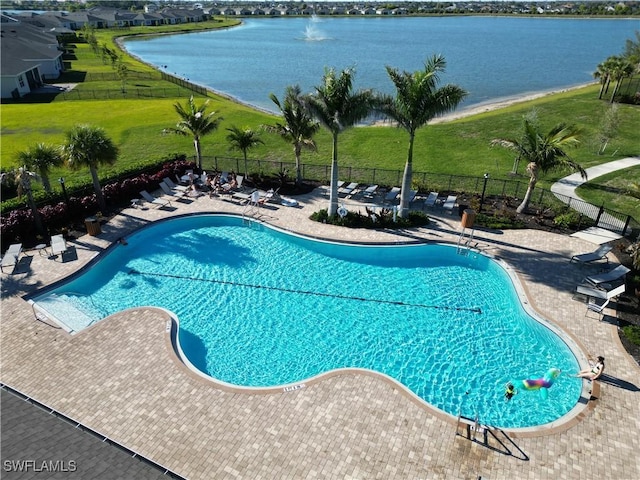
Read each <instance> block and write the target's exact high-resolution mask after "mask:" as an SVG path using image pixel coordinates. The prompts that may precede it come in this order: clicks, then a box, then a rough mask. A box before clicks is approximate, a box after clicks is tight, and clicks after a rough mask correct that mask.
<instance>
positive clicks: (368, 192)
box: [362, 185, 378, 198]
mask: <svg viewBox="0 0 640 480" xmlns="http://www.w3.org/2000/svg"><path fill="white" fill-rule="evenodd" d="M377 189H378V185H369V186H368V187H367V188H365V189H364V190H363V192H362V194H363V196H364V197H365V198H373V195H374V194H375V193H376V190H377Z"/></svg>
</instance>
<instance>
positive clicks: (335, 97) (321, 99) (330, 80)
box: [304, 68, 375, 217]
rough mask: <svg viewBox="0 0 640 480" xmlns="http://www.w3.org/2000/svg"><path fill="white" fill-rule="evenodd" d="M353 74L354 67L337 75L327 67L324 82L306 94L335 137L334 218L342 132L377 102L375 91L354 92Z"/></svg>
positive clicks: (331, 211)
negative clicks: (339, 138) (312, 91)
mask: <svg viewBox="0 0 640 480" xmlns="http://www.w3.org/2000/svg"><path fill="white" fill-rule="evenodd" d="M353 75H354V71H353V69H345V70H343V71H342V72H340V75H336V71H335V70H334V69H333V68H331V69H325V72H324V76H323V77H322V85H319V86H316V87H315V93H313V94H311V95H307V96H305V97H304V103H305V105H306V106H307V108H308V109H309V112H310V113H311V115H312V116H313V117H314V118H315V119H316V120H318V122H320V125H322V126H323V127H324V128H326V129H327V130H329V132H330V133H331V137H332V139H333V153H332V157H331V191H330V194H329V210H328V214H329V216H330V217H333V216H334V215H335V214H336V212H337V211H338V135H339V134H340V133H341V132H343V131H344V130H346V129H347V128H350V127H353V126H354V125H355V124H357V123H358V122H360V121H362V120H364V119H365V118H366V117H367V116H368V115H369V114H370V113H371V112H372V110H373V107H374V105H375V98H374V95H373V93H372V92H371V91H369V90H358V91H357V92H355V93H354V92H353Z"/></svg>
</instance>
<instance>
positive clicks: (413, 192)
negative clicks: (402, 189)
mask: <svg viewBox="0 0 640 480" xmlns="http://www.w3.org/2000/svg"><path fill="white" fill-rule="evenodd" d="M416 195H418V190H410V191H409V203H411V202H413V201H414V200H415V199H416Z"/></svg>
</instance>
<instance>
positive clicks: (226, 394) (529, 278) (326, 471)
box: [0, 191, 640, 480]
mask: <svg viewBox="0 0 640 480" xmlns="http://www.w3.org/2000/svg"><path fill="white" fill-rule="evenodd" d="M298 200H299V202H300V208H288V207H283V206H277V207H273V208H271V209H269V210H267V209H264V210H262V211H261V220H262V221H265V222H268V223H271V224H274V225H276V226H279V227H281V228H285V229H288V230H292V231H296V232H300V233H305V234H308V235H314V236H320V237H325V238H334V239H343V240H351V241H361V242H394V243H396V242H406V241H427V242H431V241H437V242H455V241H456V240H457V235H458V233H459V218H457V217H456V216H455V215H448V214H446V213H444V212H442V211H438V210H436V211H434V212H432V218H433V223H432V224H431V225H430V226H429V227H428V228H419V229H415V230H402V231H373V230H359V229H344V228H339V227H334V226H331V225H325V224H318V223H314V222H311V221H310V220H309V218H308V217H309V215H310V214H311V213H312V212H314V211H317V210H318V209H320V208H322V207H326V204H327V197H326V195H324V194H323V192H320V191H316V192H313V193H312V194H310V195H306V196H303V197H299V198H298ZM347 208H362V206H360V207H359V206H358V202H357V201H356V200H351V201H349V202H348V203H347ZM242 209H243V207H241V206H237V205H234V204H232V203H231V202H226V201H221V200H218V199H213V200H212V199H209V198H207V197H204V198H200V199H197V200H195V201H192V202H190V203H182V202H172V207H171V208H170V209H155V208H154V209H145V210H143V209H134V208H129V209H126V210H124V211H123V212H122V214H121V215H118V216H117V217H115V218H114V219H112V220H111V221H110V222H109V223H107V224H104V225H102V230H103V233H102V234H101V235H99V236H97V237H91V236H88V235H85V236H83V237H80V238H78V239H77V240H75V241H73V242H71V246H72V247H73V248H72V249H71V252H70V254H69V255H67V256H65V258H63V259H62V260H64V261H63V262H61V261H60V260H61V259H56V260H53V259H48V258H47V257H46V256H40V255H38V254H37V253H35V254H34V255H33V256H24V257H22V259H21V261H20V262H19V264H18V266H17V267H16V269H15V271H14V273H13V274H11V275H6V274H5V275H3V277H2V279H3V282H2V321H1V323H0V333H1V337H0V338H1V340H2V344H1V347H2V348H1V349H0V361H1V363H0V365H1V367H2V368H1V379H0V380H1V381H2V382H3V383H5V384H7V385H9V386H11V387H13V388H16V389H18V390H20V391H22V392H24V393H25V394H27V395H29V396H31V397H33V398H35V399H37V400H38V401H40V402H42V403H45V404H47V405H49V406H51V407H52V408H55V409H57V410H59V411H61V412H62V413H64V414H65V415H67V416H69V417H71V418H73V419H75V420H77V421H80V422H82V423H83V424H85V425H86V426H88V427H90V428H91V429H93V430H95V431H97V432H99V433H100V434H101V435H104V436H106V437H109V438H111V439H113V440H115V441H117V442H119V443H121V444H123V445H125V446H126V447H127V448H129V449H131V450H134V451H136V452H138V453H140V454H141V455H143V456H145V457H148V458H149V459H151V460H152V461H154V462H156V463H158V464H161V465H163V466H165V467H167V468H169V469H171V470H172V471H174V472H176V473H177V474H179V475H182V476H184V477H186V478H190V479H210V478H215V479H260V478H262V479H274V478H282V479H346V478H354V479H356V478H357V479H364V478H366V479H375V478H379V479H389V478H402V479H419V478H425V479H426V478H429V479H452V478H455V479H473V480H475V479H477V478H478V477H479V476H481V477H482V478H483V479H506V478H530V479H538V478H549V479H552V478H553V479H582V478H585V477H590V478H613V479H635V478H640V460H639V459H638V456H637V451H638V449H639V448H640V388H639V387H640V368H638V366H637V365H636V364H635V362H634V361H633V359H632V358H631V357H630V356H629V355H628V354H627V353H626V352H625V351H624V349H623V348H622V346H621V345H620V343H619V339H618V335H617V329H616V327H615V325H614V322H613V321H612V320H611V317H608V318H607V319H606V320H605V321H600V322H599V321H598V320H595V319H593V318H588V317H585V315H584V313H585V305H584V303H583V302H581V301H579V300H573V299H572V295H573V292H574V290H575V285H576V284H577V283H579V282H580V280H581V279H582V278H583V277H584V276H585V275H586V274H588V273H590V272H592V271H595V270H597V269H598V267H597V266H585V267H580V266H578V265H575V264H570V263H569V262H568V259H569V258H570V257H571V256H572V255H574V254H576V253H583V252H586V251H591V250H593V245H592V244H590V243H588V242H586V241H585V240H582V239H580V238H573V237H566V236H560V235H555V234H551V233H547V232H541V231H524V230H518V231H504V232H499V231H491V232H488V231H476V236H475V240H476V241H477V242H478V248H480V249H481V250H483V251H485V252H487V253H489V254H492V255H495V256H496V257H499V258H501V259H502V260H504V261H506V262H508V263H509V264H510V265H511V266H512V267H513V269H514V271H515V272H516V274H517V275H518V277H519V279H520V280H521V282H522V284H523V287H524V291H525V292H526V295H527V299H528V302H529V304H530V305H531V306H532V307H533V308H535V309H536V310H537V311H538V312H539V313H540V314H541V315H543V316H544V317H545V318H547V319H548V320H549V321H551V322H552V323H553V324H555V325H557V327H558V328H560V329H562V330H563V331H564V332H565V333H566V335H568V337H569V338H570V339H571V341H572V342H574V343H576V344H577V345H579V346H580V348H581V349H582V351H583V357H582V358H581V362H584V361H585V358H586V356H593V355H604V356H605V357H606V358H607V372H606V374H605V376H604V377H603V380H602V381H601V382H599V383H598V384H597V385H594V386H593V390H592V399H591V400H590V401H588V402H587V400H588V399H585V402H586V403H588V407H587V408H586V409H584V410H582V411H581V413H580V414H579V415H578V416H577V417H576V418H574V419H573V420H572V421H571V422H569V423H568V424H566V425H562V426H558V427H557V428H552V429H550V430H545V431H544V432H539V433H537V434H535V435H522V434H514V433H511V432H506V435H505V433H502V432H495V435H496V436H495V437H493V436H491V437H490V438H489V445H490V447H491V448H488V447H487V446H485V445H482V444H481V443H475V442H471V441H469V440H467V439H465V438H463V437H462V436H457V435H456V425H455V421H454V420H453V419H451V418H450V417H446V416H442V415H438V414H435V413H434V412H433V410H430V409H428V408H426V407H425V406H424V405H423V404H422V403H420V402H418V401H416V400H415V398H413V397H411V396H410V395H408V394H407V393H406V392H405V391H404V390H403V389H402V388H400V387H398V386H397V385H396V384H394V383H393V382H389V381H387V380H385V379H383V378H381V377H379V376H377V375H374V374H367V373H366V372H362V371H357V372H338V373H336V374H335V375H331V376H329V377H327V378H325V379H323V380H321V381H319V382H314V383H309V384H308V385H307V387H306V388H302V389H299V390H295V391H292V392H286V393H285V392H280V393H275V394H274V393H271V394H246V393H238V392H234V391H229V390H228V389H224V388H220V387H218V386H216V385H214V384H212V383H211V382H209V381H206V380H203V379H202V378H200V377H197V376H196V375H194V374H193V373H191V372H189V371H188V370H187V369H186V368H185V367H184V365H182V364H181V362H179V360H178V359H177V357H176V355H175V352H174V349H173V347H172V344H171V341H170V333H171V322H170V318H169V317H168V315H167V313H166V312H163V311H159V310H156V309H154V308H144V309H140V310H135V311H126V312H121V313H119V314H116V315H113V316H112V317H110V318H109V319H106V320H104V321H101V322H99V323H97V324H96V325H94V326H92V327H90V328H88V329H86V330H85V331H82V332H80V333H78V334H76V335H73V336H72V335H69V334H67V333H65V332H64V331H62V330H61V329H57V328H54V327H51V326H48V325H46V324H44V323H42V322H40V321H37V320H35V319H34V316H33V312H32V311H31V308H30V307H29V305H28V304H27V302H26V301H25V300H24V299H23V296H24V295H26V294H28V293H30V292H33V291H35V290H37V289H39V288H41V287H43V286H45V285H49V284H51V283H52V282H55V281H57V280H60V279H62V278H64V277H66V276H67V275H69V274H70V273H73V272H74V271H77V270H78V269H79V268H81V267H82V266H84V265H86V264H87V263H88V262H89V261H90V260H91V259H93V258H94V257H95V256H96V255H97V254H99V253H100V252H102V251H103V250H104V249H105V248H107V247H109V245H111V244H112V243H113V242H115V241H116V240H117V239H118V238H120V237H121V236H123V235H127V234H129V233H130V232H132V231H134V230H136V229H137V228H139V227H140V226H142V225H145V224H147V223H148V222H152V221H154V220H158V219H161V218H166V217H169V216H177V215H183V214H189V213H197V212H232V213H241V212H242ZM610 255H611V254H610ZM612 260H613V261H615V259H613V258H612ZM607 313H608V314H609V315H612V314H614V312H613V311H611V310H608V311H607ZM585 387H586V388H589V387H591V385H590V383H588V382H586V381H585ZM495 439H499V440H501V442H497V441H496V440H495ZM4 452H5V448H4V447H3V454H4ZM5 459H9V458H3V460H5ZM9 460H11V459H9ZM50 460H54V461H55V460H57V459H56V458H51V459H50ZM69 478H71V477H69ZM84 478H87V476H85V477H84Z"/></svg>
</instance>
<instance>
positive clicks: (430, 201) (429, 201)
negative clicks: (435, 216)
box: [424, 192, 438, 208]
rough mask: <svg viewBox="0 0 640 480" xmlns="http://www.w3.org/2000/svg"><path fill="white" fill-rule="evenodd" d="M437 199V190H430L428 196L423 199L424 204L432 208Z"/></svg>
mask: <svg viewBox="0 0 640 480" xmlns="http://www.w3.org/2000/svg"><path fill="white" fill-rule="evenodd" d="M437 201H438V192H430V193H429V196H428V197H427V198H426V200H425V201H424V206H425V207H427V208H433V207H435V205H436V202H437Z"/></svg>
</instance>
